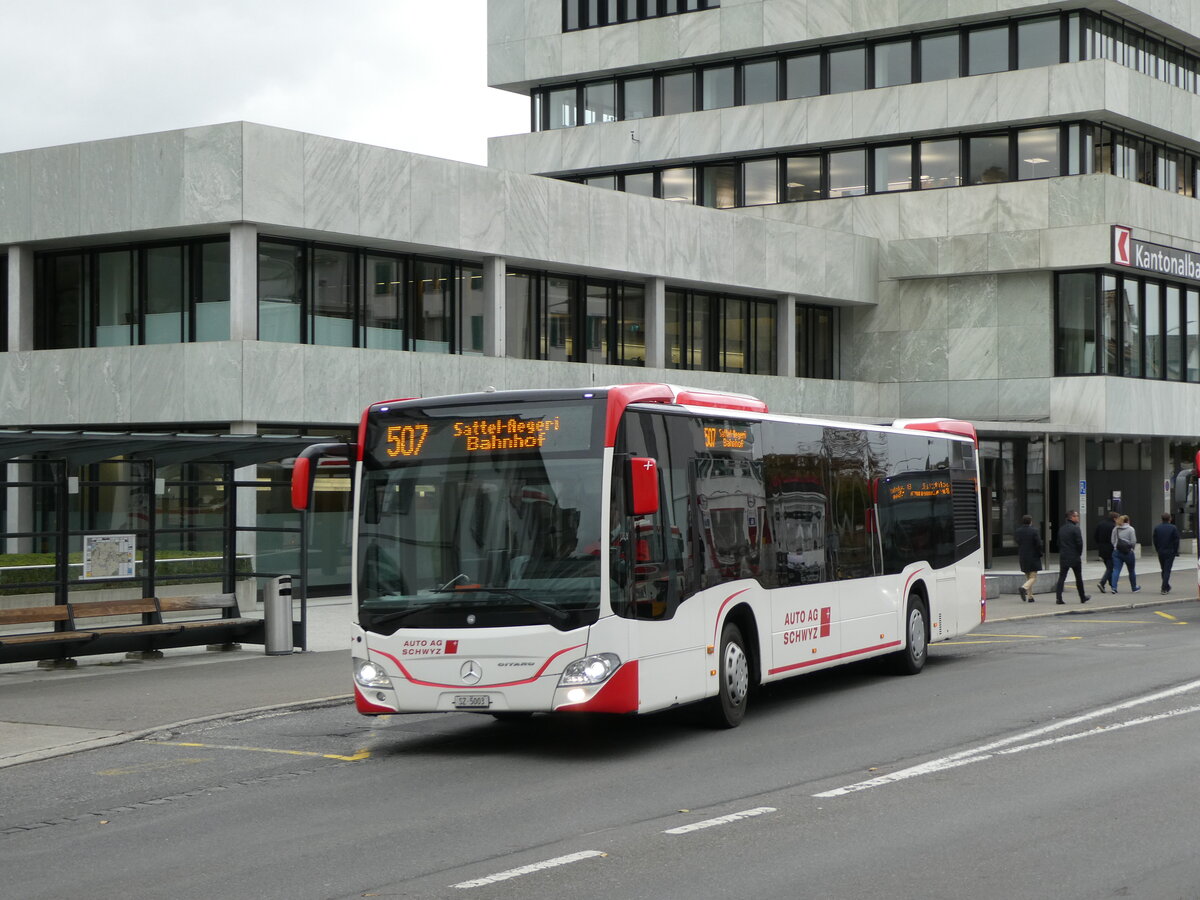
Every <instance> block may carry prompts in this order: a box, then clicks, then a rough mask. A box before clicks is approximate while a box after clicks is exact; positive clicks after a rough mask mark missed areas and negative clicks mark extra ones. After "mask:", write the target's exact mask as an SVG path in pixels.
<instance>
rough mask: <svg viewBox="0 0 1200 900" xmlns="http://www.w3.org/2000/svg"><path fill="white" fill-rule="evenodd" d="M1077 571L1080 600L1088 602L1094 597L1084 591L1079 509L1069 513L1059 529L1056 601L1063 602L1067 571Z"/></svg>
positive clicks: (1076, 583)
mask: <svg viewBox="0 0 1200 900" xmlns="http://www.w3.org/2000/svg"><path fill="white" fill-rule="evenodd" d="M1068 571H1070V572H1074V573H1075V587H1076V588H1078V589H1079V602H1080V603H1087V602H1088V601H1089V600H1091V599H1092V598H1091V597H1089V596H1088V595H1087V594H1085V593H1084V592H1083V532H1081V531H1080V530H1079V510H1077V509H1073V510H1071V511H1070V512H1068V513H1067V521H1065V522H1064V523H1063V524H1062V527H1061V528H1059V529H1058V583H1057V584H1056V585H1054V595H1055V598H1056V599H1055V602H1056V603H1062V602H1063V598H1062V592H1063V585H1064V584H1065V583H1066V581H1067V572H1068Z"/></svg>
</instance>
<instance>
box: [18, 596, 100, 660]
mask: <svg viewBox="0 0 1200 900" xmlns="http://www.w3.org/2000/svg"><path fill="white" fill-rule="evenodd" d="M26 625H44V626H49V627H46V628H42V629H40V630H36V631H24V630H22V631H17V632H14V633H12V634H9V633H7V630H8V629H9V628H11V627H14V626H16V627H20V626H26ZM92 638H93V634H92V633H91V632H90V631H77V630H76V629H75V623H74V621H73V620H72V618H71V607H70V605H66V606H62V605H60V606H24V607H18V608H15V609H0V662H29V661H32V660H37V659H45V658H53V659H65V658H67V656H69V655H70V654H69V653H68V652H67V651H68V650H72V651H74V650H75V649H76V647H78V646H80V645H83V644H87V643H88V642H90V641H91V640H92Z"/></svg>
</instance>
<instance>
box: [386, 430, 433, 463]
mask: <svg viewBox="0 0 1200 900" xmlns="http://www.w3.org/2000/svg"><path fill="white" fill-rule="evenodd" d="M428 434H429V426H428V425H391V426H389V427H388V430H387V455H388V456H393V457H394V456H417V455H418V454H420V452H421V447H423V446H424V445H425V438H426V436H427V435H428Z"/></svg>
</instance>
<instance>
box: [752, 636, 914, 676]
mask: <svg viewBox="0 0 1200 900" xmlns="http://www.w3.org/2000/svg"><path fill="white" fill-rule="evenodd" d="M899 646H900V642H899V641H889V642H888V643H886V644H879V645H877V646H875V647H864V648H863V649H862V650H850V651H848V652H846V653H837V654H834V655H833V656H823V657H821V658H820V659H810V660H806V661H805V662H800V663H795V664H793V665H790V666H781V667H779V668H778V669H770V670H768V672H767V674H768V675H778V674H779V673H780V672H791V671H793V670H795V669H805V668H808V667H809V666H817V665H820V664H821V663H825V662H833V661H834V660H835V659H846V658H848V657H851V656H862V654H864V653H873V652H874V651H876V650H886V649H888V648H889V647H899Z"/></svg>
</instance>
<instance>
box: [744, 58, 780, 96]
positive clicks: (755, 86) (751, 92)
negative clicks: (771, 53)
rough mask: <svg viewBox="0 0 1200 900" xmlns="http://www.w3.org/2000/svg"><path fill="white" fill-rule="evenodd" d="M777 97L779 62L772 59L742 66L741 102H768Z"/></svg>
mask: <svg viewBox="0 0 1200 900" xmlns="http://www.w3.org/2000/svg"><path fill="white" fill-rule="evenodd" d="M778 99H779V63H778V61H776V60H774V59H768V60H762V61H760V62H752V63H746V64H745V65H743V66H742V103H743V104H745V105H746V106H751V105H753V104H755V103H770V102H772V101H774V100H778Z"/></svg>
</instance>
